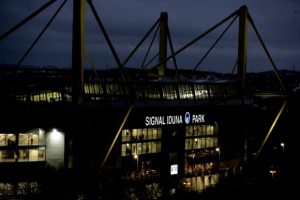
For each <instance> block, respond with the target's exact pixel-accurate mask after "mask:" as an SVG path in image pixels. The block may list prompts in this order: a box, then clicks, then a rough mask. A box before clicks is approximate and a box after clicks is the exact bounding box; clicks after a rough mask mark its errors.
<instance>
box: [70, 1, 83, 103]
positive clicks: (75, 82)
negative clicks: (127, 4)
mask: <svg viewBox="0 0 300 200" xmlns="http://www.w3.org/2000/svg"><path fill="white" fill-rule="evenodd" d="M84 32H85V0H73V40H72V95H73V98H72V101H73V103H74V104H82V103H83V94H84V87H83V55H84V42H85V41H84V35H85V34H84Z"/></svg>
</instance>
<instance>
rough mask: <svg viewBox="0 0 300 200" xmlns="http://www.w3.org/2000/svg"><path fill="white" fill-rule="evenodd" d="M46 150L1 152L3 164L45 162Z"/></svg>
mask: <svg viewBox="0 0 300 200" xmlns="http://www.w3.org/2000/svg"><path fill="white" fill-rule="evenodd" d="M45 160H46V150H45V147H39V148H34V149H20V150H0V163H1V162H35V161H45Z"/></svg>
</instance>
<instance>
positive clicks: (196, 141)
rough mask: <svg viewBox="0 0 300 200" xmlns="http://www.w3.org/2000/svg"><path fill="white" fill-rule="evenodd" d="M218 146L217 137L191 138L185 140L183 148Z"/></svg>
mask: <svg viewBox="0 0 300 200" xmlns="http://www.w3.org/2000/svg"><path fill="white" fill-rule="evenodd" d="M217 146H218V138H217V137H203V138H192V139H186V140H185V150H191V149H204V148H212V147H217Z"/></svg>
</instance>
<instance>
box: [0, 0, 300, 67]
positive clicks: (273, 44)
mask: <svg viewBox="0 0 300 200" xmlns="http://www.w3.org/2000/svg"><path fill="white" fill-rule="evenodd" d="M61 2H62V1H59V0H58V1H57V2H56V3H55V4H54V5H52V6H51V7H50V8H49V9H47V10H46V11H45V12H43V13H41V15H39V16H37V17H36V18H35V19H33V20H32V21H30V22H29V23H28V24H26V25H25V26H24V27H23V28H21V29H20V30H18V31H16V32H15V33H13V34H12V35H11V36H9V37H8V38H6V39H5V41H0V62H5V63H11V62H16V60H18V59H16V58H18V57H20V56H21V55H22V52H24V51H25V50H26V49H27V48H28V47H29V45H30V44H31V42H32V41H33V39H34V38H35V37H36V36H37V34H38V33H39V32H40V31H41V29H42V28H43V27H44V26H45V24H46V23H47V21H48V20H49V19H50V17H51V15H52V14H53V13H54V12H55V10H56V9H57V8H58V6H59V5H60V3H61ZM93 2H94V5H95V8H96V10H97V12H98V14H99V15H100V17H101V20H102V22H103V24H104V26H105V28H106V30H107V32H108V34H109V36H110V38H111V41H112V42H113V45H114V47H115V49H116V51H117V53H118V55H119V56H120V58H121V60H124V59H125V58H126V57H127V56H128V54H129V53H130V52H131V51H132V49H133V48H134V47H135V45H136V44H137V43H138V42H139V41H140V39H141V38H142V37H143V36H144V34H145V33H146V32H147V31H148V29H149V28H150V27H151V26H152V25H153V24H154V22H155V21H156V20H157V19H158V18H159V16H160V13H161V12H163V11H166V12H168V16H169V28H170V32H171V36H172V40H173V44H174V48H175V50H177V49H179V48H181V47H182V46H183V45H185V44H186V43H188V42H189V41H191V40H192V39H194V38H195V37H196V36H198V35H200V34H201V33H203V32H204V31H206V30H208V29H209V28H210V27H212V26H213V25H215V24H216V23H218V22H219V21H221V20H222V19H224V18H225V17H227V16H228V15H229V14H231V13H232V12H234V11H235V10H237V9H239V8H240V6H242V5H247V6H248V9H249V12H250V14H251V16H252V17H253V19H254V21H255V25H256V27H257V28H258V30H259V32H260V34H261V36H262V38H263V40H264V42H265V44H266V45H267V47H268V49H270V52H271V53H272V56H273V57H276V58H275V59H274V60H276V61H278V63H279V64H280V63H284V65H286V66H287V65H293V64H295V65H296V66H299V65H300V62H299V58H298V57H299V51H300V47H299V45H298V44H299V43H300V25H299V24H300V23H299V22H300V18H299V15H300V13H299V11H300V2H299V1H297V0H287V1H274V0H265V1H250V0H242V1H235V0H227V1H221V2H220V1H219V0H203V1H199V0H185V1H181V0H152V1H148V0H126V1H124V0H101V1H93ZM44 3H46V1H40V0H27V1H19V0H10V1H1V2H0V20H1V23H0V34H2V33H3V32H4V31H5V30H8V28H10V27H11V26H12V25H13V24H15V23H17V22H18V21H19V20H21V19H23V18H24V17H26V16H28V15H29V14H30V13H32V12H33V11H34V10H36V9H37V8H39V7H40V6H41V5H43V4H44ZM224 28H225V25H224V26H222V27H220V28H219V29H217V30H216V31H214V32H212V33H211V34H209V35H207V36H206V37H205V38H203V39H201V40H200V41H199V42H197V43H196V44H195V45H193V46H192V47H190V49H188V50H186V51H184V52H182V54H181V55H179V56H178V62H179V63H180V66H182V67H183V68H192V67H193V66H194V65H195V63H197V61H198V60H199V54H200V55H201V53H202V54H203V53H204V52H206V49H208V48H209V47H210V46H211V45H212V44H213V42H214V41H215V40H216V38H217V37H218V36H219V35H220V34H221V32H222V31H223V30H224ZM237 33H238V21H236V22H235V24H234V25H233V26H232V27H231V29H230V30H229V31H228V33H226V35H225V36H224V38H223V39H222V40H221V41H220V43H219V44H218V45H217V46H216V49H214V50H213V51H212V52H211V55H210V56H209V57H208V60H207V62H205V63H203V65H204V64H205V65H206V66H209V67H210V68H212V69H213V66H216V67H215V69H216V70H218V69H220V67H217V66H219V65H225V64H226V65H228V66H231V65H232V63H233V62H234V60H236V55H237ZM151 37H152V36H151ZM248 38H249V41H248V42H249V50H248V52H249V56H248V57H249V59H250V58H251V59H253V60H251V61H250V60H249V63H251V64H253V65H260V63H264V62H261V61H262V60H264V59H265V58H264V53H263V52H262V51H261V50H259V48H260V45H259V43H258V40H257V38H256V36H255V34H254V32H253V30H252V28H251V27H249V35H248ZM149 42H150V38H149V39H148V40H147V42H145V44H144V45H143V46H142V47H141V49H140V50H139V51H138V52H137V54H136V55H135V56H134V57H133V59H136V61H135V60H132V61H131V62H130V63H131V64H132V66H134V65H136V66H138V64H135V63H140V60H141V59H142V58H143V56H144V55H145V52H146V50H147V48H148V45H149ZM71 45H72V1H68V2H67V4H66V5H65V7H64V8H63V10H62V11H61V13H60V14H59V15H58V16H57V18H56V19H55V21H54V22H53V24H51V26H50V27H49V29H48V30H47V31H46V33H45V35H44V36H43V37H42V38H41V40H40V41H39V43H38V45H37V46H36V47H35V48H34V50H33V51H32V55H30V57H28V59H26V63H27V64H34V65H36V64H38V65H48V63H52V64H53V65H57V66H70V65H71V63H70V60H71V58H70V56H71ZM86 46H87V48H88V50H89V52H90V54H91V55H92V57H93V59H94V60H95V63H97V66H98V67H99V68H106V67H107V66H110V67H114V66H115V61H114V59H113V57H112V54H111V52H110V50H109V48H108V46H107V44H106V42H105V40H104V38H103V35H102V33H101V31H100V29H99V27H98V25H97V23H96V20H95V18H94V16H93V14H92V13H91V10H90V8H89V6H88V5H86ZM153 49H154V50H153V51H157V42H156V47H155V48H153ZM199 52H201V53H199ZM1 57H2V58H1ZM55 58H57V59H55ZM253 68H255V67H253Z"/></svg>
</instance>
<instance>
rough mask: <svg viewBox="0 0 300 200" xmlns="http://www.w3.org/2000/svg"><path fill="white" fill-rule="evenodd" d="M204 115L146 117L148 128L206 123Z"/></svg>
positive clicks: (186, 114)
mask: <svg viewBox="0 0 300 200" xmlns="http://www.w3.org/2000/svg"><path fill="white" fill-rule="evenodd" d="M204 117H205V115H204V114H191V113H190V112H186V113H184V114H183V115H156V116H146V117H145V125H146V126H164V125H175V124H183V123H185V124H190V123H192V124H199V123H203V122H205V119H204Z"/></svg>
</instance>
